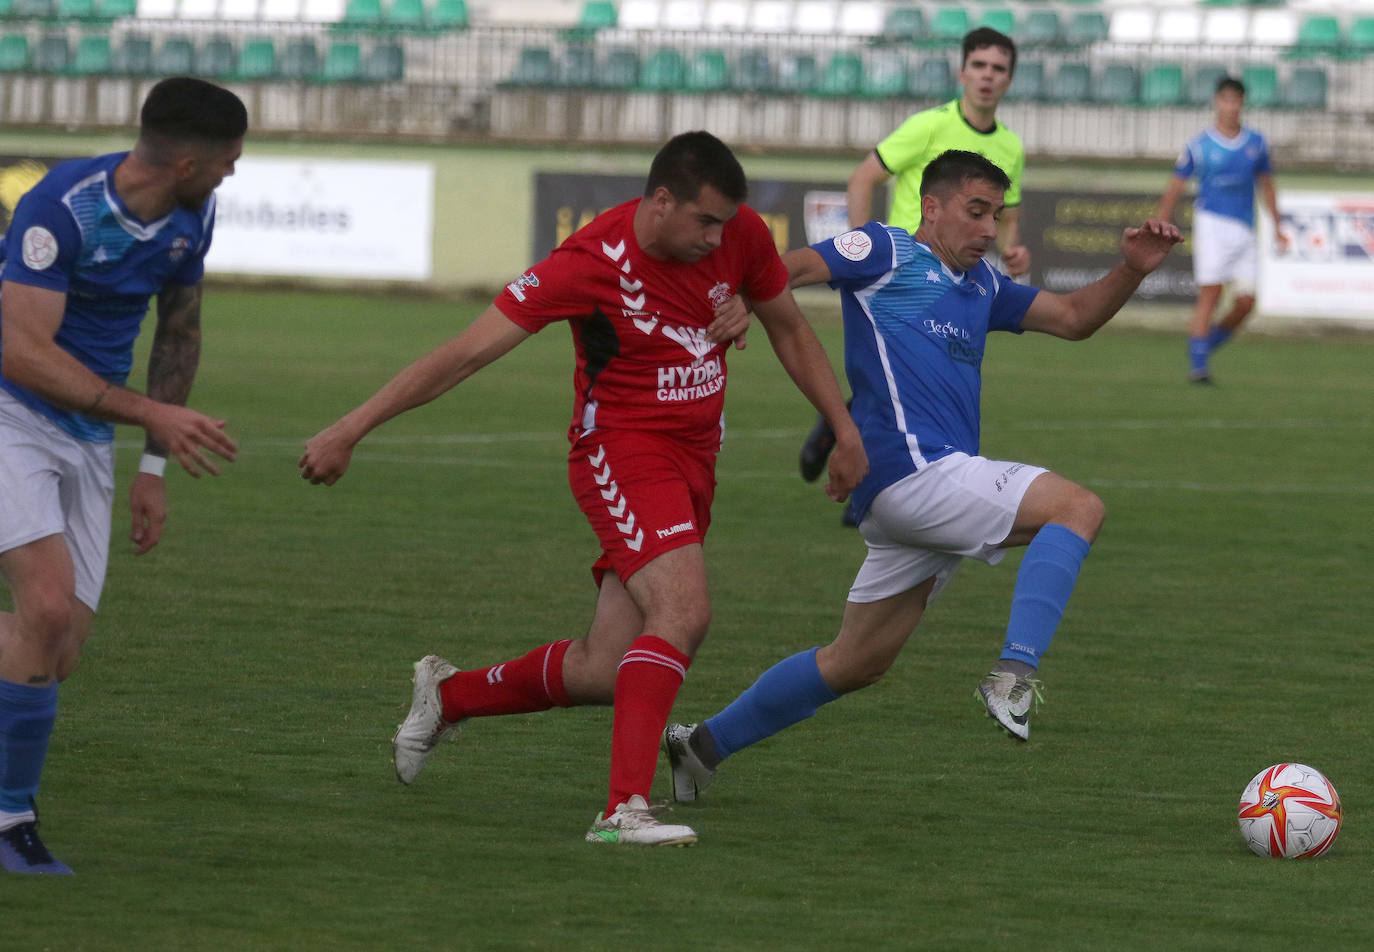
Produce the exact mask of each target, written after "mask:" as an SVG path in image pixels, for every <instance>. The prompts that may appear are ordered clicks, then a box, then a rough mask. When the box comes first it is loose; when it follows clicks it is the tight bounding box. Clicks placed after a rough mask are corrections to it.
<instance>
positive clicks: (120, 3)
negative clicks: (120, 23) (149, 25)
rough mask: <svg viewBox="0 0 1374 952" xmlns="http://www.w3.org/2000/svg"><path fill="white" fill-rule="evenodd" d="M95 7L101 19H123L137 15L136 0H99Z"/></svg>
mask: <svg viewBox="0 0 1374 952" xmlns="http://www.w3.org/2000/svg"><path fill="white" fill-rule="evenodd" d="M97 9H98V10H99V11H100V18H101V19H102V20H123V19H126V18H131V17H134V16H137V15H138V0H100V3H99V4H98V6H97Z"/></svg>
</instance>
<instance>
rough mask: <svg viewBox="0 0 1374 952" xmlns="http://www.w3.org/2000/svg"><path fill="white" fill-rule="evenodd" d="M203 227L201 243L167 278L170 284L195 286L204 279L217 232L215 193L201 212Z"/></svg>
mask: <svg viewBox="0 0 1374 952" xmlns="http://www.w3.org/2000/svg"><path fill="white" fill-rule="evenodd" d="M201 229H202V230H201V236H200V243H199V245H197V246H196V250H195V253H194V254H190V255H187V256H186V263H185V264H183V265H182V266H181V267H180V268H178V269H177V272H176V273H175V274H173V275H172V276H171V277H169V278H168V279H167V283H168V284H177V285H181V286H182V287H194V286H195V285H197V284H200V282H201V280H202V279H204V277H205V256H206V255H207V254H208V253H209V252H210V241H211V239H212V238H213V237H214V233H215V198H214V196H213V195H212V196H211V197H210V201H208V202H206V203H205V208H204V209H203V210H202V212H201Z"/></svg>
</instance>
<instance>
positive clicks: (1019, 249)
mask: <svg viewBox="0 0 1374 952" xmlns="http://www.w3.org/2000/svg"><path fill="white" fill-rule="evenodd" d="M1030 260H1031V259H1030V249H1029V248H1027V247H1026V246H1025V245H1012V246H1011V247H1010V248H1008V249H1007V250H1006V251H1004V252H1002V264H1003V265H1004V266H1005V267H1006V269H1007V274H1009V275H1011V276H1012V277H1013V278H1019V277H1021V276H1022V275H1025V274H1029V273H1030Z"/></svg>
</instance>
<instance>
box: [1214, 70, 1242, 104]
mask: <svg viewBox="0 0 1374 952" xmlns="http://www.w3.org/2000/svg"><path fill="white" fill-rule="evenodd" d="M1227 89H1229V90H1231V92H1233V93H1236V94H1238V95H1239V96H1240V97H1241V98H1242V99H1244V98H1245V84H1244V83H1242V82H1241V81H1240V80H1238V79H1236V77H1234V76H1223V77H1221V79H1219V80H1217V92H1223V91H1225V90H1227Z"/></svg>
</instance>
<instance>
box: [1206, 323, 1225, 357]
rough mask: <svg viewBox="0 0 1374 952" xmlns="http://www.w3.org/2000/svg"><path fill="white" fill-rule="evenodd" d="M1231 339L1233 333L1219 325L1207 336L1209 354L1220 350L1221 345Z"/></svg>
mask: <svg viewBox="0 0 1374 952" xmlns="http://www.w3.org/2000/svg"><path fill="white" fill-rule="evenodd" d="M1230 339H1231V332H1230V331H1228V330H1227V329H1226V328H1224V327H1222V326H1221V325H1220V324H1218V325H1217V326H1216V327H1214V328H1212V329H1211V331H1209V332H1208V334H1207V350H1208V352H1209V353H1210V352H1211V351H1214V350H1218V349H1220V348H1221V345H1222V344H1224V343H1226V342H1227V341H1228V340H1230Z"/></svg>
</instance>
